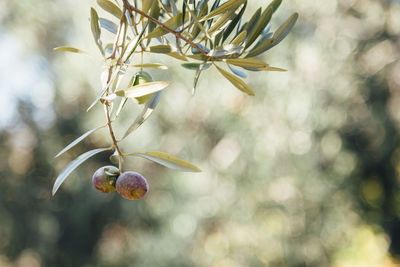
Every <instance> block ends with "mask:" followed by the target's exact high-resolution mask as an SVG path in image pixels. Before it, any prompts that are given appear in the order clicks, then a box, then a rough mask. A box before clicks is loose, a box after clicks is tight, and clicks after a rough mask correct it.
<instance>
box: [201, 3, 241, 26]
mask: <svg viewBox="0 0 400 267" xmlns="http://www.w3.org/2000/svg"><path fill="white" fill-rule="evenodd" d="M245 2H247V0H231V1H228V2H226V3H225V4H223V5H222V6H219V7H218V8H216V9H215V10H213V11H212V12H211V13H210V14H208V15H207V16H205V17H204V18H203V19H202V21H204V20H208V19H211V18H213V17H215V16H218V15H221V14H223V13H225V12H229V11H231V10H235V9H236V8H238V7H239V6H240V5H242V4H243V3H245Z"/></svg>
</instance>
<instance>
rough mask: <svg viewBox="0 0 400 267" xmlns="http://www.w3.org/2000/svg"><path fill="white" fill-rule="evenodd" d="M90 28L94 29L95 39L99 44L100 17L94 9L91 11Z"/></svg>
mask: <svg viewBox="0 0 400 267" xmlns="http://www.w3.org/2000/svg"><path fill="white" fill-rule="evenodd" d="M90 27H91V29H92V34H93V38H94V40H95V41H96V43H98V41H99V40H100V34H101V31H100V26H99V16H98V15H97V12H96V10H95V9H94V8H91V9H90Z"/></svg>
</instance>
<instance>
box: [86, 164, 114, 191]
mask: <svg viewBox="0 0 400 267" xmlns="http://www.w3.org/2000/svg"><path fill="white" fill-rule="evenodd" d="M118 175H119V170H118V168H117V167H114V166H104V167H101V168H100V169H98V170H97V171H96V172H95V173H94V174H93V177H92V183H93V185H94V187H95V188H96V189H97V190H99V191H100V192H103V193H111V192H113V191H115V182H116V180H117V177H118Z"/></svg>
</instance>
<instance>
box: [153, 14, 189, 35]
mask: <svg viewBox="0 0 400 267" xmlns="http://www.w3.org/2000/svg"><path fill="white" fill-rule="evenodd" d="M182 16H183V15H182V13H179V14H178V15H176V16H173V17H172V18H170V19H168V20H167V21H165V22H164V24H165V25H166V26H168V27H169V28H171V29H174V30H175V29H176V28H178V27H180V26H182V24H183V23H184V22H183V20H182ZM185 17H186V20H187V17H188V16H185ZM167 33H168V31H167V30H165V29H163V28H160V27H158V28H155V29H154V30H153V31H152V32H150V33H149V34H148V35H147V36H146V38H147V39H150V38H155V37H160V36H163V35H164V34H167Z"/></svg>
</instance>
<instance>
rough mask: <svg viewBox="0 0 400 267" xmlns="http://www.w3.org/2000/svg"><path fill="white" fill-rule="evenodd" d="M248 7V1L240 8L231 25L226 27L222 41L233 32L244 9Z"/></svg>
mask: <svg viewBox="0 0 400 267" xmlns="http://www.w3.org/2000/svg"><path fill="white" fill-rule="evenodd" d="M246 7H247V2H245V3H244V5H243V7H242V9H241V10H240V12H239V14H237V15H236V17H235V18H234V19H233V20H232V21H231V23H230V24H229V26H228V27H227V28H226V30H225V31H224V35H223V38H222V42H224V41H225V40H226V39H227V38H228V36H229V34H231V32H232V31H233V29H235V27H236V26H237V24H238V23H239V21H240V19H241V18H242V16H243V13H244V11H245V10H246Z"/></svg>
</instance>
